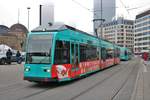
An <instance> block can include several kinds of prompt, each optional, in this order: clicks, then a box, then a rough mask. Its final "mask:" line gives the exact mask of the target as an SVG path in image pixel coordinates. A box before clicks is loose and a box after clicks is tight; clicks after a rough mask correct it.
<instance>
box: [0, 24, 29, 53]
mask: <svg viewBox="0 0 150 100" xmlns="http://www.w3.org/2000/svg"><path fill="white" fill-rule="evenodd" d="M27 33H28V30H27V28H26V27H25V26H24V25H22V24H19V23H17V24H14V25H12V26H11V27H10V28H8V27H7V26H4V25H0V44H5V45H8V46H9V47H11V48H12V49H15V50H21V51H23V50H24V49H25V48H24V46H25V42H26V36H27Z"/></svg>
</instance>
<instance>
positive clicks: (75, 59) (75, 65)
mask: <svg viewBox="0 0 150 100" xmlns="http://www.w3.org/2000/svg"><path fill="white" fill-rule="evenodd" d="M78 50H79V45H78V44H75V43H72V44H71V55H72V57H71V62H72V72H73V74H74V75H73V76H77V74H78V73H77V72H78V70H79V52H78Z"/></svg>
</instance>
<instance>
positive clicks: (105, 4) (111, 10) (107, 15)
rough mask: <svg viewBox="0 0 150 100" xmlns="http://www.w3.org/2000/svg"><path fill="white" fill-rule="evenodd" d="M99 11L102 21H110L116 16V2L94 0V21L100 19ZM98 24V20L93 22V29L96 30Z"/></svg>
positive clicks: (111, 0) (99, 22)
mask: <svg viewBox="0 0 150 100" xmlns="http://www.w3.org/2000/svg"><path fill="white" fill-rule="evenodd" d="M101 2H102V9H101ZM101 11H102V19H104V20H105V22H110V21H112V18H113V17H114V16H115V14H116V0H94V19H101ZM100 24H101V21H100V20H96V21H94V29H97V28H98V27H99V25H100Z"/></svg>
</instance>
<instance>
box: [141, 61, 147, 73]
mask: <svg viewBox="0 0 150 100" xmlns="http://www.w3.org/2000/svg"><path fill="white" fill-rule="evenodd" d="M145 64H146V62H145V61H143V63H142V65H143V72H147V67H146V65H145Z"/></svg>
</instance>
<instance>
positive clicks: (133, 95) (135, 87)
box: [130, 67, 141, 100]
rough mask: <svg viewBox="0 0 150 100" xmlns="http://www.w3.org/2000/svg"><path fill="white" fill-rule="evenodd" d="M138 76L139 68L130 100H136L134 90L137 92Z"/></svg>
mask: <svg viewBox="0 0 150 100" xmlns="http://www.w3.org/2000/svg"><path fill="white" fill-rule="evenodd" d="M140 74H141V67H139V71H138V74H137V77H136V81H135V85H134V89H133V92H132V95H131V99H130V100H135V98H136V93H137V92H136V90H137V86H138V81H139V77H140Z"/></svg>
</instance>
